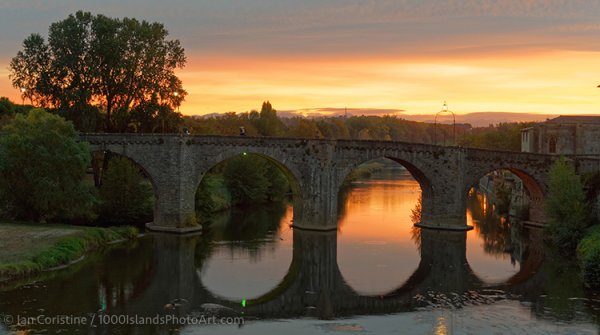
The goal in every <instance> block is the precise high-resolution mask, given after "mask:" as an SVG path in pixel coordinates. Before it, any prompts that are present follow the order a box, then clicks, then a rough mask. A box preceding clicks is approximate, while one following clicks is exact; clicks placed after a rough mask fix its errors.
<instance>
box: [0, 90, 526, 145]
mask: <svg viewBox="0 0 600 335" xmlns="http://www.w3.org/2000/svg"><path fill="white" fill-rule="evenodd" d="M147 107H148V108H147V110H146V111H141V110H140V111H137V112H132V113H130V114H128V115H129V116H130V119H128V120H125V121H123V124H126V126H124V127H123V128H120V130H121V131H125V132H139V133H153V132H157V133H164V132H167V133H177V132H182V131H183V129H184V128H187V130H188V131H189V132H190V133H191V134H192V135H225V136H239V135H240V127H243V128H244V132H245V135H246V136H276V137H299V138H327V139H358V140H380V141H403V142H415V143H427V144H434V143H435V144H439V145H459V146H463V147H474V148H487V149H496V150H511V151H520V131H521V129H523V128H525V127H530V126H531V125H532V124H533V123H501V124H499V125H490V126H488V127H479V128H473V127H471V125H470V124H457V125H456V126H454V125H451V124H433V123H425V122H417V121H409V120H405V119H402V118H401V117H397V116H350V117H345V116H332V117H315V118H305V117H301V116H298V117H292V118H282V117H279V116H278V115H277V111H276V110H275V109H274V108H273V106H272V105H271V103H269V102H268V101H267V102H264V103H263V104H262V108H261V110H260V111H256V110H253V111H250V112H244V113H225V114H221V115H217V116H211V117H192V116H183V117H181V115H180V114H178V113H173V112H170V111H167V110H164V111H161V110H158V109H155V106H147ZM30 108H31V106H22V105H17V104H15V103H12V102H11V101H9V100H8V99H6V98H0V127H1V126H2V124H3V123H6V122H7V120H9V119H10V118H11V117H12V116H13V115H14V114H15V113H20V112H25V111H27V110H29V109H30ZM50 112H55V113H58V112H57V111H52V110H50ZM84 112H85V111H82V113H84ZM88 112H89V111H88ZM96 112H97V111H95V112H94V113H96ZM59 114H60V115H61V116H64V117H65V118H66V119H67V120H73V118H76V117H77V116H78V114H77V113H75V114H72V115H63V114H64V113H59ZM76 114H77V115H76ZM98 119H99V120H100V119H101V118H98ZM81 123H82V122H75V121H74V124H75V127H76V128H77V130H79V131H81V132H90V131H101V129H100V128H94V127H92V126H91V125H86V126H83V127H78V125H80V124H81ZM98 124H100V123H98Z"/></svg>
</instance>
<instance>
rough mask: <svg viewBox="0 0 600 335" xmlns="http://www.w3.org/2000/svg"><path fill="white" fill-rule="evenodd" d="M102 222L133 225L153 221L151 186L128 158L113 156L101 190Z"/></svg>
mask: <svg viewBox="0 0 600 335" xmlns="http://www.w3.org/2000/svg"><path fill="white" fill-rule="evenodd" d="M100 201H101V202H100V220H101V221H105V222H109V223H118V224H122V223H132V222H138V221H141V220H146V219H147V220H150V219H151V218H152V186H150V185H149V184H148V183H146V182H145V180H144V178H143V177H142V175H141V174H140V171H139V169H138V168H137V167H136V166H135V165H134V164H133V163H132V162H131V161H130V160H129V159H127V158H124V157H113V158H111V159H110V162H109V163H108V169H107V171H106V175H105V176H104V178H103V182H102V186H101V187H100Z"/></svg>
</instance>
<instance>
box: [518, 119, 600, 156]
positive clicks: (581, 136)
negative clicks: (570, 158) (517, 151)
mask: <svg viewBox="0 0 600 335" xmlns="http://www.w3.org/2000/svg"><path fill="white" fill-rule="evenodd" d="M521 151H523V152H534V153H543V154H557V155H600V116H577V115H574V116H565V115H561V116H559V117H557V118H554V119H551V120H548V121H546V122H541V123H538V124H536V125H534V126H533V127H529V128H525V129H523V130H521Z"/></svg>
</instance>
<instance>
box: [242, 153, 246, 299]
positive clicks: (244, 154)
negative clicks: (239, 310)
mask: <svg viewBox="0 0 600 335" xmlns="http://www.w3.org/2000/svg"><path fill="white" fill-rule="evenodd" d="M244 155H245V154H244ZM242 307H246V299H242Z"/></svg>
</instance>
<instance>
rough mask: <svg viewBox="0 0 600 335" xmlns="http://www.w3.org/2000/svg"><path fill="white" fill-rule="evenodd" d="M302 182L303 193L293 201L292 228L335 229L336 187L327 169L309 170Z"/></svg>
mask: <svg viewBox="0 0 600 335" xmlns="http://www.w3.org/2000/svg"><path fill="white" fill-rule="evenodd" d="M309 171H310V172H309V173H307V174H306V176H305V178H303V180H304V181H305V182H304V183H303V187H302V189H303V193H302V194H301V195H299V196H298V197H299V199H297V200H296V199H295V200H294V224H293V227H294V228H300V229H305V230H318V231H328V230H336V229H337V205H338V187H337V185H336V184H335V182H334V178H333V176H332V175H331V173H329V168H326V169H321V168H319V167H316V168H311V169H310V170H309Z"/></svg>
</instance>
